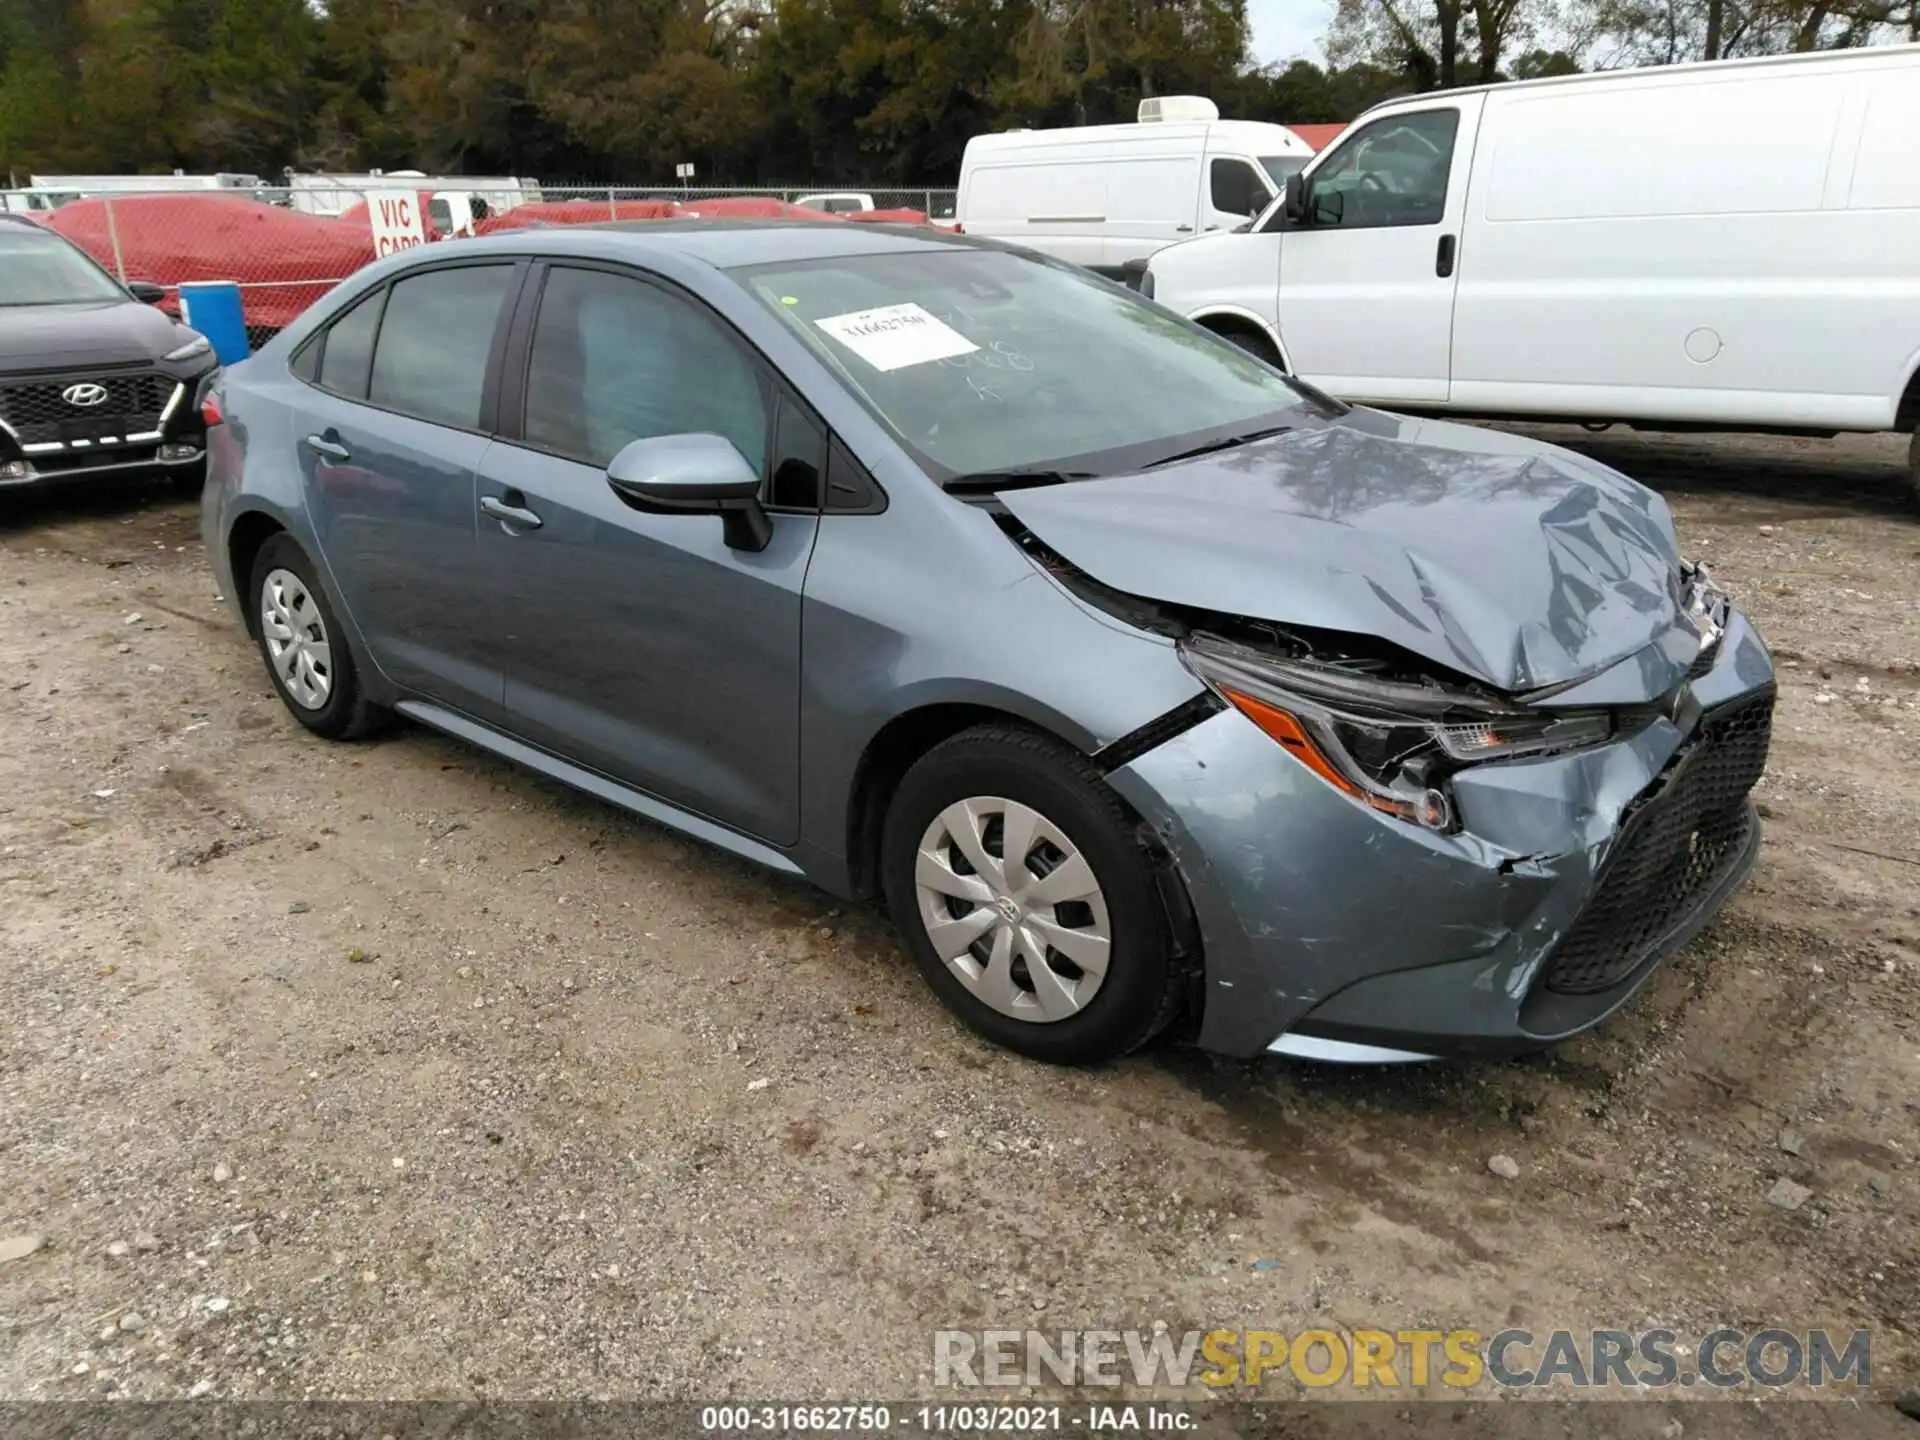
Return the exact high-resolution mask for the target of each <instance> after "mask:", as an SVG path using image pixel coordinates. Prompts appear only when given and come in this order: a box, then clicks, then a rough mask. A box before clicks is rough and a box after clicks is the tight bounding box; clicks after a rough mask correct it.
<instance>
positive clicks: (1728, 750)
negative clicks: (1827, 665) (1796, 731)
mask: <svg viewBox="0 0 1920 1440" xmlns="http://www.w3.org/2000/svg"><path fill="white" fill-rule="evenodd" d="M1772 729H1773V693H1772V692H1771V691H1767V692H1766V693H1764V694H1761V695H1757V696H1752V697H1750V698H1748V699H1745V700H1738V701H1735V702H1733V703H1732V704H1730V705H1727V706H1725V707H1723V708H1721V709H1719V710H1715V711H1711V712H1709V713H1708V714H1707V715H1706V716H1705V717H1704V718H1703V719H1702V721H1701V724H1700V732H1699V734H1698V736H1697V737H1696V738H1695V739H1694V741H1693V743H1692V744H1691V745H1690V746H1689V747H1688V748H1687V749H1686V750H1685V751H1684V752H1683V753H1682V754H1681V755H1680V757H1679V758H1678V759H1676V760H1675V761H1674V762H1673V763H1672V764H1671V765H1669V766H1668V767H1667V769H1666V770H1665V771H1664V772H1663V773H1662V774H1661V777H1660V779H1659V780H1658V781H1657V782H1655V784H1654V785H1653V786H1652V787H1651V788H1649V790H1648V791H1647V793H1646V794H1644V795H1642V796H1641V797H1640V799H1639V800H1638V801H1637V802H1636V803H1635V806H1634V808H1633V809H1632V810H1631V811H1630V812H1629V813H1628V815H1627V818H1626V820H1625V823H1624V824H1623V826H1622V828H1621V831H1620V835H1619V837H1618V839H1616V840H1615V842H1614V847H1613V853H1612V854H1611V855H1609V856H1608V857H1607V860H1606V863H1605V864H1604V865H1603V866H1602V867H1601V871H1600V876H1599V879H1598V881H1597V882H1596V884H1595V886H1594V892H1593V898H1592V899H1590V900H1589V901H1588V902H1587V908H1586V909H1584V910H1582V911H1581V912H1580V915H1579V917H1578V918H1577V919H1576V920H1575V921H1574V924H1573V928H1572V929H1571V930H1569V931H1568V932H1567V935H1566V938H1565V939H1563V940H1562V941H1561V942H1560V944H1559V946H1558V947H1557V948H1556V949H1555V950H1554V952H1553V958H1552V959H1551V960H1549V961H1548V962H1547V971H1546V976H1545V984H1546V987H1547V988H1548V989H1549V990H1555V991H1558V992H1559V993H1561V994H1563V995H1591V994H1593V993H1594V992H1595V991H1599V990H1606V989H1609V988H1611V987H1612V986H1614V985H1617V984H1619V983H1620V982H1621V981H1622V980H1624V979H1626V978H1627V977H1628V976H1629V975H1631V974H1632V973H1633V972H1634V971H1635V970H1637V969H1638V968H1639V967H1640V965H1641V962H1643V961H1644V960H1645V959H1646V958H1647V956H1648V953H1649V952H1650V951H1651V950H1652V949H1653V948H1654V947H1655V946H1656V945H1658V944H1659V943H1660V942H1661V941H1662V940H1663V939H1665V938H1666V937H1667V936H1668V935H1670V934H1672V933H1673V931H1674V930H1675V929H1676V928H1677V927H1678V926H1679V925H1680V924H1682V923H1683V922H1684V921H1685V920H1686V919H1687V917H1688V915H1690V914H1691V913H1692V911H1693V909H1694V908H1695V907H1696V906H1697V905H1699V904H1700V903H1702V901H1703V900H1704V898H1705V897H1706V896H1708V895H1710V894H1712V893H1713V891H1714V889H1715V888H1716V886H1717V885H1718V883H1719V882H1720V881H1721V880H1722V879H1724V878H1725V877H1726V875H1727V873H1728V871H1729V870H1731V869H1732V867H1733V866H1734V865H1735V864H1736V863H1738V861H1739V858H1740V855H1741V853H1742V851H1743V850H1744V849H1745V848H1746V845H1747V841H1748V832H1749V830H1750V827H1751V826H1752V824H1753V818H1752V815H1751V814H1750V812H1749V811H1748V809H1747V792H1748V791H1749V790H1751V789H1753V786H1754V782H1755V781H1757V780H1758V779H1759V778H1760V772H1761V771H1762V770H1764V769H1765V768H1766V764H1767V742H1768V739H1769V736H1770V735H1771V732H1772Z"/></svg>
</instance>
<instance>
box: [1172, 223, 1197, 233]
mask: <svg viewBox="0 0 1920 1440" xmlns="http://www.w3.org/2000/svg"><path fill="white" fill-rule="evenodd" d="M1173 233H1174V234H1176V235H1191V234H1192V233H1193V227H1192V226H1191V225H1176V226H1174V227H1173Z"/></svg>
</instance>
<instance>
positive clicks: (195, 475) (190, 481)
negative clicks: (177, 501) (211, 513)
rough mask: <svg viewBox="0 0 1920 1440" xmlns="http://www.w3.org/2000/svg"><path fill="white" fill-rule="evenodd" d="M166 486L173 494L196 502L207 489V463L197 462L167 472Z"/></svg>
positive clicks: (203, 461)
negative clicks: (187, 497)
mask: <svg viewBox="0 0 1920 1440" xmlns="http://www.w3.org/2000/svg"><path fill="white" fill-rule="evenodd" d="M166 484H167V488H168V489H169V490H171V491H173V492H174V494H176V495H185V496H189V497H191V498H192V499H195V500H198V499H199V498H200V492H201V491H202V490H204V489H206V488H207V462H206V461H205V460H199V461H196V462H195V463H193V464H192V465H187V466H183V467H182V468H181V469H178V470H169V471H168V472H167V475H166Z"/></svg>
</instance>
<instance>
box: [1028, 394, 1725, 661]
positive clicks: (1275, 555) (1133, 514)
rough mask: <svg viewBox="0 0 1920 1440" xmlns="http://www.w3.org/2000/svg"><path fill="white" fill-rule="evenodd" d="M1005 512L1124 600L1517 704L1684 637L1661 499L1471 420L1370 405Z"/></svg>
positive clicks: (1580, 460) (1595, 467) (1044, 493)
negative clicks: (1324, 641)
mask: <svg viewBox="0 0 1920 1440" xmlns="http://www.w3.org/2000/svg"><path fill="white" fill-rule="evenodd" d="M999 499H1000V503H1001V504H1003V505H1005V506H1006V508H1007V509H1008V510H1010V511H1011V512H1012V513H1013V514H1014V515H1015V516H1016V517H1017V518H1018V519H1019V520H1020V522H1021V523H1022V524H1024V525H1025V526H1026V527H1027V528H1028V529H1029V530H1031V531H1032V532H1033V533H1034V534H1035V535H1037V536H1038V537H1039V538H1040V539H1041V540H1042V541H1043V542H1045V543H1046V544H1047V545H1048V546H1050V547H1051V548H1052V549H1054V550H1056V551H1057V552H1059V554H1061V555H1062V556H1064V557H1065V558H1066V559H1067V560H1069V561H1071V562H1072V563H1073V564H1074V565H1076V566H1078V567H1079V568H1080V569H1082V570H1084V571H1085V572H1086V573H1087V574H1088V575H1090V576H1092V577H1093V578H1094V579H1095V580H1097V581H1099V582H1100V583H1101V584H1103V585H1107V586H1110V587H1112V588H1113V589H1115V590H1120V591H1124V592H1127V593H1129V594H1133V595H1139V596H1143V597H1145V598H1147V599H1151V600H1158V601H1162V602H1164V603H1167V604H1173V605H1181V606H1188V607H1192V608H1196V609H1205V610H1213V611H1219V612H1223V613H1226V614H1230V615H1239V616H1246V617H1249V618H1253V619H1260V620H1268V621H1273V622H1276V623H1279V624H1285V625H1294V626H1301V627H1312V628H1316V629H1323V630H1334V631H1345V632H1349V633H1357V634H1363V635H1372V636H1377V637H1378V638H1380V639H1382V640H1387V641H1390V642H1392V643H1393V644H1395V645H1398V646H1400V647H1402V648H1403V649H1406V650H1410V651H1412V652H1413V653H1415V654H1417V655H1421V656H1424V657H1426V658H1427V659H1429V660H1432V661H1435V662H1437V663H1438V664H1441V665H1444V666H1447V667H1448V668H1450V669H1453V670H1456V671H1460V672H1463V673H1465V674H1468V675H1471V676H1475V677H1477V678H1478V679H1481V680H1484V681H1486V682H1487V683H1488V684H1491V685H1494V686H1497V687H1498V688H1500V689H1502V690H1506V691H1524V690H1531V689H1536V688H1539V687H1542V686H1549V685H1559V684H1562V683H1565V682H1568V681H1572V680H1577V679H1581V678H1584V677H1586V676H1590V675H1593V674H1595V673H1597V672H1599V671H1601V670H1604V669H1606V668H1608V667H1609V666H1612V665H1614V664H1616V663H1617V662H1619V661H1621V660H1623V659H1625V658H1626V657H1627V656H1630V655H1634V654H1635V653H1637V652H1640V651H1643V650H1645V649H1646V648H1647V647H1648V646H1650V645H1652V644H1653V643H1654V642H1655V641H1656V640H1658V639H1660V638H1661V637H1663V636H1666V635H1667V634H1668V633H1669V632H1670V631H1672V630H1673V629H1674V627H1675V626H1676V625H1682V626H1684V625H1686V624H1687V622H1686V621H1685V620H1684V619H1683V618H1682V616H1681V614H1680V610H1679V606H1678V604H1677V602H1676V600H1675V593H1674V591H1675V577H1676V574H1677V567H1678V565H1679V555H1678V552H1677V551H1676V549H1675V545H1674V538H1673V522H1672V517H1671V514H1670V512H1669V511H1668V508H1667V504H1666V502H1665V501H1664V500H1662V499H1661V498H1660V497H1659V496H1658V495H1656V494H1654V493H1653V492H1652V491H1650V490H1648V489H1646V488H1644V487H1643V486H1640V485H1637V484H1635V483H1634V482H1633V481H1631V480H1628V479H1627V478H1626V477H1625V476H1623V475H1619V474H1617V473H1615V472H1614V471H1612V470H1609V469H1607V468H1606V467H1605V466H1603V465H1599V464H1597V463H1595V462H1593V461H1590V460H1587V459H1586V458H1584V457H1582V456H1579V455H1576V454H1574V453H1572V452H1571V451H1567V450H1562V449H1560V448H1558V447H1557V446H1553V445H1546V444H1542V443H1540V442H1538V441H1534V440H1527V439H1523V438H1522V437H1520V436H1516V435H1508V434H1503V433H1500V432H1496V431H1491V430H1480V429H1475V428H1471V427H1468V426H1464V425H1454V424H1448V423H1445V422H1441V421H1433V420H1413V419H1403V418H1401V417H1398V416H1393V415H1388V414H1385V413H1383V412H1380V411H1374V410H1362V409H1356V410H1354V411H1352V412H1350V413H1349V414H1347V415H1345V416H1343V417H1342V418H1341V419H1339V420H1337V421H1334V422H1331V423H1325V424H1323V423H1321V422H1319V421H1316V420H1312V419H1303V420H1302V422H1301V424H1300V428H1298V429H1295V430H1293V431H1290V432H1288V433H1287V434H1285V435H1281V436H1278V437H1276V438H1274V439H1272V440H1267V441H1259V442H1256V443H1254V444H1251V445H1247V446H1245V447H1243V448H1240V449H1236V450H1227V451H1222V452H1220V453H1218V454H1215V455H1208V456H1204V457H1202V458H1199V459H1196V460H1192V461H1189V462H1186V463H1183V464H1177V465H1169V466H1166V467H1164V468H1161V469H1156V470H1152V471H1148V472H1143V473H1140V474H1136V475H1124V476H1117V477H1114V478H1111V479H1103V480H1090V481H1083V482H1079V483H1074V484H1066V485H1057V486H1051V487H1048V488H1045V489H1029V490H1010V491H1007V492H1006V493H1004V494H1002V495H1001V496H1000V497H999ZM1667 648H1668V649H1669V650H1671V649H1673V648H1674V647H1672V646H1669V647H1667ZM1683 648H1684V647H1683ZM1684 653H1686V654H1691V651H1690V650H1684ZM1680 663H1681V664H1684V661H1682V662H1680ZM1661 668H1662V669H1664V668H1665V664H1664V663H1663V665H1662V667H1661ZM1675 678H1678V677H1677V672H1676V674H1675Z"/></svg>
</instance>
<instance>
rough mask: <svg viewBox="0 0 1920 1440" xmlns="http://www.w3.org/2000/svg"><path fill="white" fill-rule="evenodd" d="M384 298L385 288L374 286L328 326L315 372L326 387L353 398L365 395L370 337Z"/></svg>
mask: <svg viewBox="0 0 1920 1440" xmlns="http://www.w3.org/2000/svg"><path fill="white" fill-rule="evenodd" d="M386 301H387V292H386V290H385V289H384V288H383V289H379V290H376V291H374V292H373V294H371V295H369V296H367V298H366V299H364V300H362V301H361V302H360V303H359V304H358V305H355V306H354V307H353V308H352V309H351V310H349V311H347V313H346V314H344V315H342V316H341V317H340V318H339V319H338V320H336V321H334V322H333V324H332V325H331V326H329V327H328V329H327V334H326V339H325V340H324V342H323V347H324V348H322V350H321V351H320V373H319V376H318V379H319V381H320V384H321V385H322V386H323V387H324V388H325V389H328V390H331V391H333V392H334V394H336V395H346V396H349V397H350V398H352V399H355V400H364V399H366V398H367V375H368V373H369V372H370V371H371V370H372V369H373V337H374V334H375V332H376V331H378V330H379V328H380V307H381V306H382V305H384V304H386Z"/></svg>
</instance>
